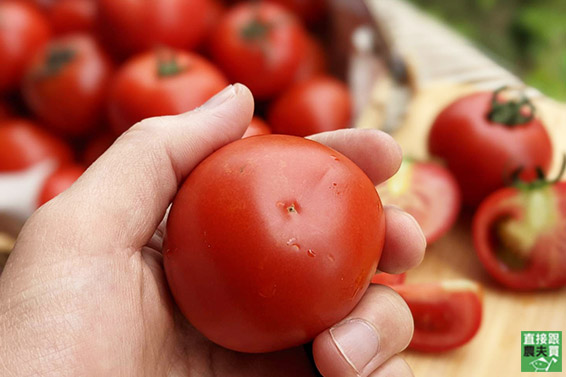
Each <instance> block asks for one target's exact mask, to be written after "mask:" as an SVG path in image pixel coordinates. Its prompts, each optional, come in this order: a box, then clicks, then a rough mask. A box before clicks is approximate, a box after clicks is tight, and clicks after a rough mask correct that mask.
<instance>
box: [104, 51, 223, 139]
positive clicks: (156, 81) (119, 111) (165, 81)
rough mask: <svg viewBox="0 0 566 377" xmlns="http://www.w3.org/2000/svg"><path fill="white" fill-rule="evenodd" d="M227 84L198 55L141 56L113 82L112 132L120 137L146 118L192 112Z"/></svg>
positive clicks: (179, 52)
mask: <svg viewBox="0 0 566 377" xmlns="http://www.w3.org/2000/svg"><path fill="white" fill-rule="evenodd" d="M227 85H228V81H227V80H226V78H225V77H224V75H223V74H222V72H220V71H219V70H218V69H217V68H216V67H215V66H214V65H212V64H211V63H210V62H208V61H207V60H206V59H204V58H203V57H201V56H199V55H197V54H193V53H190V52H184V51H181V50H169V49H161V50H156V51H151V52H147V53H144V54H141V55H137V56H135V57H133V58H131V59H130V60H129V61H128V62H126V64H124V65H123V66H122V67H121V68H120V71H119V72H118V73H117V74H116V76H115V78H114V82H113V83H112V87H111V89H110V96H109V97H110V98H109V115H110V121H111V125H112V129H113V130H114V132H115V133H116V134H117V135H119V134H121V133H122V132H124V131H126V130H127V129H128V128H130V127H131V126H132V125H134V124H135V123H137V122H139V121H140V120H142V119H145V118H149V117H153V116H159V115H175V114H180V113H183V112H185V111H189V110H192V109H194V108H196V107H198V106H200V105H202V104H203V103H205V102H206V101H207V100H208V99H209V98H210V97H212V96H213V95H214V94H216V93H217V92H219V91H220V90H222V89H224V87H226V86H227Z"/></svg>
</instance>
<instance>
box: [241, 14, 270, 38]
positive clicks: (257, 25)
mask: <svg viewBox="0 0 566 377" xmlns="http://www.w3.org/2000/svg"><path fill="white" fill-rule="evenodd" d="M270 28H271V26H270V24H268V23H266V22H263V21H261V20H260V19H259V17H258V16H256V17H255V18H254V19H253V20H251V21H250V22H249V23H248V24H247V25H246V26H244V27H243V28H242V30H241V31H240V35H241V36H242V38H243V39H244V40H247V41H253V40H258V39H261V38H263V37H265V35H267V33H268V32H269V29H270Z"/></svg>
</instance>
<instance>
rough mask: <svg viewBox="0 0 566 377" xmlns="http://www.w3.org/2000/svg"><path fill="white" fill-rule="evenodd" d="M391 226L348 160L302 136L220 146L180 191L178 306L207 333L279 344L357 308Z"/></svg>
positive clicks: (173, 251) (169, 246)
mask: <svg viewBox="0 0 566 377" xmlns="http://www.w3.org/2000/svg"><path fill="white" fill-rule="evenodd" d="M337 214H339V216H337ZM384 231H385V218H384V216H383V210H382V207H381V203H380V201H379V196H378V195H377V192H376V191H375V189H374V187H373V184H372V182H371V181H370V180H369V178H368V177H367V176H366V175H365V174H364V173H363V172H362V170H361V169H360V168H358V167H357V166H356V165H355V164H354V163H353V162H352V161H350V160H349V159H348V158H346V157H345V156H343V155H341V154H340V153H338V152H336V151H334V150H332V149H330V148H328V147H326V146H323V145H321V144H318V143H316V142H314V141H311V140H307V139H304V138H297V137H292V136H285V135H263V136H256V137H250V138H246V139H241V140H238V141H236V142H234V143H232V144H229V145H227V146H225V147H223V148H221V149H220V150H218V151H216V152H214V153H213V154H212V155H210V156H209V157H208V158H207V159H205V160H204V161H203V162H201V163H200V165H198V166H197V167H196V168H195V169H194V171H193V172H192V173H191V174H190V175H189V177H188V178H187V180H186V181H185V183H184V184H183V186H182V187H181V189H180V191H179V192H178V194H177V196H176V198H175V200H174V202H173V206H172V209H171V212H170V215H169V220H168V223H167V240H166V241H165V247H164V266H165V272H166V275H167V279H168V282H169V286H170V288H171V291H172V293H173V297H174V298H175V301H176V302H177V304H178V305H179V308H180V309H181V311H182V312H183V314H184V315H185V316H186V317H187V319H188V320H189V321H190V323H191V324H192V325H194V326H195V327H196V328H197V329H198V330H199V331H201V332H202V333H203V334H204V335H205V336H207V337H208V338H209V339H210V340H212V341H214V342H216V343H218V344H220V345H222V346H224V347H227V348H230V349H233V350H237V351H244V352H268V351H274V350H278V349H284V348H288V347H292V346H296V345H299V344H302V343H305V342H307V341H309V340H311V339H312V338H313V337H315V336H316V335H317V334H319V333H320V332H321V331H323V330H324V329H326V328H328V327H329V326H331V325H332V324H334V323H336V322H337V321H339V320H340V319H342V318H344V317H345V316H346V315H347V314H348V313H349V312H350V311H351V310H352V308H353V307H354V306H355V305H356V304H357V302H358V301H359V300H360V298H361V297H362V296H363V294H364V292H365V290H366V289H367V287H368V285H369V283H370V280H371V278H372V277H373V275H374V273H375V269H376V267H377V263H378V261H379V258H380V256H381V250H382V247H383V240H384Z"/></svg>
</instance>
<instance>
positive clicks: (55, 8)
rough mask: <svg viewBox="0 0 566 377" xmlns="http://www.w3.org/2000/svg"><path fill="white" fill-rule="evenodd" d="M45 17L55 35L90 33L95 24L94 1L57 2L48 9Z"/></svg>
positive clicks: (67, 0)
mask: <svg viewBox="0 0 566 377" xmlns="http://www.w3.org/2000/svg"><path fill="white" fill-rule="evenodd" d="M47 17H48V18H49V22H50V23H51V26H52V27H53V31H55V33H57V34H67V33H73V32H87V31H91V30H93V29H94V25H95V22H96V0H58V1H56V2H54V3H53V5H51V6H50V7H49V10H48V11H47Z"/></svg>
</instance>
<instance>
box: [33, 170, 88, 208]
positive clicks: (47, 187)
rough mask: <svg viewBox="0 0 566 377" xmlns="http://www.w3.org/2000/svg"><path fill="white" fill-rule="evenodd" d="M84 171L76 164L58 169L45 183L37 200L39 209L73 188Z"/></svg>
mask: <svg viewBox="0 0 566 377" xmlns="http://www.w3.org/2000/svg"><path fill="white" fill-rule="evenodd" d="M84 171H85V168H84V167H82V166H80V165H76V164H68V165H63V166H60V167H59V168H58V169H56V170H55V171H54V172H53V173H51V174H50V175H49V176H48V177H47V179H46V180H45V182H44V183H43V185H42V187H41V190H40V192H39V195H38V198H37V207H41V206H42V205H43V204H45V203H47V202H48V201H50V200H51V199H53V198H54V197H56V196H57V195H59V194H60V193H62V192H63V191H65V190H66V189H68V188H69V187H71V186H72V185H73V183H75V181H76V180H77V179H79V178H80V176H81V175H82V174H83V173H84Z"/></svg>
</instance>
